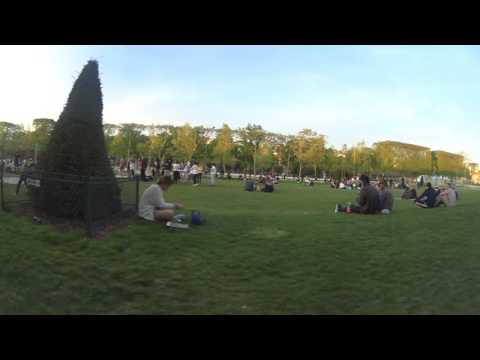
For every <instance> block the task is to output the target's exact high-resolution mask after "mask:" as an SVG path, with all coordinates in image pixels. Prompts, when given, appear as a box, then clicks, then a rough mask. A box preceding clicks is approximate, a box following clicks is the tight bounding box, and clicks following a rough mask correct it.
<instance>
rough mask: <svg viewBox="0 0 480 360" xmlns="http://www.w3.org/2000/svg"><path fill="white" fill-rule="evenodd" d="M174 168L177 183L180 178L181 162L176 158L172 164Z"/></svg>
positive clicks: (174, 177) (174, 180)
mask: <svg viewBox="0 0 480 360" xmlns="http://www.w3.org/2000/svg"><path fill="white" fill-rule="evenodd" d="M172 169H173V182H174V183H175V184H176V183H177V182H178V179H180V164H179V163H178V162H177V161H176V160H175V161H174V162H173V165H172Z"/></svg>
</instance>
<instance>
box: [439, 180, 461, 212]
mask: <svg viewBox="0 0 480 360" xmlns="http://www.w3.org/2000/svg"><path fill="white" fill-rule="evenodd" d="M456 204H457V195H456V193H455V191H454V190H453V188H452V184H450V183H449V184H448V186H447V187H444V188H442V189H441V190H440V193H439V194H438V195H437V197H436V199H435V207H437V206H441V205H443V206H448V207H453V206H455V205H456Z"/></svg>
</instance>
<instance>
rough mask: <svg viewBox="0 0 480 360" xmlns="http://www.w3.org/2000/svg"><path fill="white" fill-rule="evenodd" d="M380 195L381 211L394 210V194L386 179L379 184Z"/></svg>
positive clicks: (389, 211) (387, 212) (384, 212)
mask: <svg viewBox="0 0 480 360" xmlns="http://www.w3.org/2000/svg"><path fill="white" fill-rule="evenodd" d="M378 195H379V197H380V212H381V213H382V214H390V213H391V212H392V211H393V195H392V191H391V190H390V189H389V188H388V187H387V183H386V182H385V181H384V180H382V181H380V183H379V184H378Z"/></svg>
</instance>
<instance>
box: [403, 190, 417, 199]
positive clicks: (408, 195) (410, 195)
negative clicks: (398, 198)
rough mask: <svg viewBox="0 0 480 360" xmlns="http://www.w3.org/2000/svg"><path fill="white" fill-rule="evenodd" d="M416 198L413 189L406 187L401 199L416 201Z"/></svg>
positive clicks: (415, 191)
mask: <svg viewBox="0 0 480 360" xmlns="http://www.w3.org/2000/svg"><path fill="white" fill-rule="evenodd" d="M416 198H417V190H415V189H409V188H408V187H407V188H406V189H405V191H404V192H403V194H402V199H406V200H412V199H416Z"/></svg>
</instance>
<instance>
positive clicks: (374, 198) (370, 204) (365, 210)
mask: <svg viewBox="0 0 480 360" xmlns="http://www.w3.org/2000/svg"><path fill="white" fill-rule="evenodd" d="M360 181H361V183H362V190H360V194H359V196H358V199H357V203H358V205H354V206H351V207H350V206H348V207H346V206H342V205H341V204H337V206H336V207H335V212H352V213H357V214H376V213H378V210H379V208H380V196H379V195H378V190H377V189H376V188H375V187H374V186H372V185H371V184H370V178H369V177H368V176H367V175H362V176H360Z"/></svg>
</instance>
